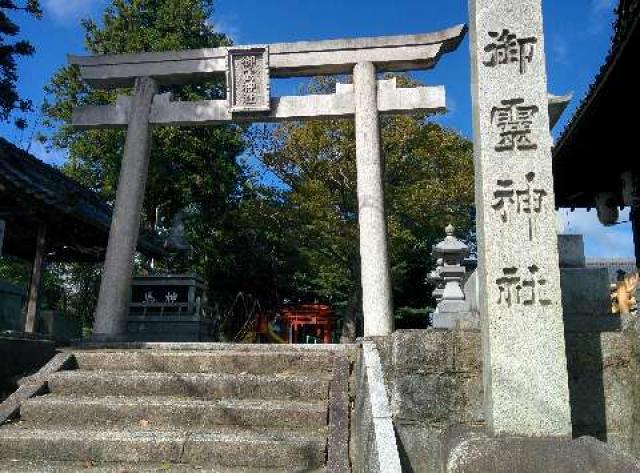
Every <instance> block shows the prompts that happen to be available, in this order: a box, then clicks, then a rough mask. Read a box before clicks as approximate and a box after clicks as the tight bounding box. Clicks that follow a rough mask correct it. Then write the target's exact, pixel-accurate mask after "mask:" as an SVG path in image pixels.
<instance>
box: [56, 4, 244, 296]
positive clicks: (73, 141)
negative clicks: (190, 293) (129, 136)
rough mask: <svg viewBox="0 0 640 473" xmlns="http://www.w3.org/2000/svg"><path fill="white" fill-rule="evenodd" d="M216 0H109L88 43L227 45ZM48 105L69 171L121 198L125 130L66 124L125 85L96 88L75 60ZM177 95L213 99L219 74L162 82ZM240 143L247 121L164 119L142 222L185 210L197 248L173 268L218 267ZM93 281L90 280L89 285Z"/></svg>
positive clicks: (122, 48) (102, 50) (115, 48)
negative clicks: (215, 17) (169, 124)
mask: <svg viewBox="0 0 640 473" xmlns="http://www.w3.org/2000/svg"><path fill="white" fill-rule="evenodd" d="M212 9H213V0H112V2H111V4H110V5H109V6H108V7H107V9H106V10H105V13H104V15H103V18H102V22H101V23H100V24H98V23H96V22H93V21H90V20H86V21H84V22H83V26H84V29H85V43H86V49H87V51H88V53H90V54H120V53H133V52H146V51H164V50H181V49H190V48H209V47H219V46H225V45H229V44H230V41H229V39H228V38H227V37H226V36H224V35H223V34H220V33H216V32H215V31H214V30H213V28H212V26H211V23H210V21H209V19H210V17H211V14H212ZM46 91H47V93H48V96H47V100H46V102H45V104H44V107H43V111H44V114H45V117H46V118H47V124H48V125H50V126H52V127H55V129H56V131H55V134H54V135H53V139H52V140H53V144H54V145H55V146H57V147H61V148H66V149H67V150H68V153H69V159H68V161H67V164H66V165H65V166H64V171H65V172H66V173H67V174H68V175H70V176H71V177H73V178H75V179H76V180H78V181H80V182H82V183H83V184H85V185H87V186H88V187H90V188H92V189H93V190H95V191H97V192H99V193H100V194H101V195H102V196H103V197H104V198H105V199H107V200H110V201H112V200H113V199H114V197H115V191H116V187H117V181H118V175H119V169H120V163H121V159H122V153H123V148H124V141H125V132H124V131H123V130H91V131H78V130H75V129H73V128H71V127H70V122H71V114H72V109H73V107H75V106H77V105H79V104H104V103H111V102H113V101H114V100H115V99H116V97H117V95H118V94H128V93H130V91H129V90H116V91H96V90H90V89H89V88H88V87H87V86H86V85H85V84H84V83H83V82H82V81H81V80H80V74H79V70H78V69H77V68H76V67H73V66H66V67H63V68H61V69H60V70H59V71H58V72H57V73H56V74H55V76H54V77H53V78H52V80H51V81H50V83H49V85H48V86H47V88H46ZM163 92H171V93H172V94H173V95H174V96H175V97H176V99H177V100H207V99H215V98H220V97H222V96H223V94H224V83H223V82H222V81H221V80H217V79H216V80H212V81H211V82H207V83H203V84H198V85H193V86H188V87H172V88H163V89H161V93H163ZM243 147H244V144H243V141H242V130H241V129H240V128H239V127H235V126H231V125H229V126H217V127H210V128H158V129H155V130H154V131H153V146H152V154H151V163H150V170H149V180H148V183H147V189H146V197H145V203H144V209H143V226H144V227H145V228H146V229H152V228H153V227H154V225H155V223H156V222H155V213H156V212H155V210H156V208H157V207H160V208H161V214H162V215H164V216H166V217H167V220H168V221H169V223H170V221H171V218H172V216H173V215H175V214H176V213H177V212H179V211H180V210H184V211H185V214H186V224H187V225H186V227H187V234H188V235H187V236H188V238H189V242H190V243H191V245H192V246H193V251H192V252H191V253H190V255H189V256H188V257H186V258H182V259H175V258H174V259H172V260H171V261H169V262H166V261H159V265H160V267H163V266H166V265H167V264H169V263H170V264H171V266H172V267H171V268H170V269H171V270H173V271H182V270H185V269H190V270H194V271H198V272H200V273H201V274H202V275H203V276H205V277H207V279H209V280H213V278H214V276H216V275H217V274H218V273H219V270H220V269H219V268H220V267H221V266H223V265H221V261H220V260H221V259H222V258H224V257H225V256H224V254H223V252H222V251H221V248H223V247H224V246H225V245H226V244H227V243H228V240H229V239H231V238H232V237H231V236H230V230H229V229H230V228H233V213H232V210H233V209H234V208H235V207H237V201H238V198H239V195H240V189H241V183H242V181H243V180H244V178H243V172H242V169H241V167H240V166H239V165H238V164H237V162H236V159H235V158H236V156H237V155H238V154H239V153H240V152H241V151H242V149H243ZM85 286H87V287H88V286H89V285H85Z"/></svg>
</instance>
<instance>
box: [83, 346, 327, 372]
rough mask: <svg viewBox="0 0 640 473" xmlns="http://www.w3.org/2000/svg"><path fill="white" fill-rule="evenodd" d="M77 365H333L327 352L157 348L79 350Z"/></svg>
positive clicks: (221, 368) (193, 368)
mask: <svg viewBox="0 0 640 473" xmlns="http://www.w3.org/2000/svg"><path fill="white" fill-rule="evenodd" d="M74 356H75V359H76V362H77V364H78V368H79V369H81V370H102V371H141V372H160V373H230V374H238V373H251V374H256V375H259V374H296V373H307V374H308V373H321V372H325V373H326V372H328V371H329V370H330V369H331V365H330V359H329V357H328V356H327V355H326V353H314V352H310V353H307V352H255V353H253V352H243V351H239V350H231V351H228V352H225V351H209V352H202V351H198V352H195V351H175V352H166V351H158V350H136V351H130V352H123V351H78V352H74Z"/></svg>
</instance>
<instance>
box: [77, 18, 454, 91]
mask: <svg viewBox="0 0 640 473" xmlns="http://www.w3.org/2000/svg"><path fill="white" fill-rule="evenodd" d="M465 33H466V26H465V25H458V26H455V27H453V28H449V29H447V30H443V31H439V32H437V33H428V34H419V35H406V36H386V37H384V36H383V37H377V38H357V39H337V40H327V41H301V42H296V43H278V44H271V45H270V46H269V52H270V56H271V58H270V66H271V70H272V77H289V76H295V75H298V76H309V75H322V74H350V73H351V72H352V70H353V67H354V66H355V65H356V64H357V63H359V62H375V63H376V64H377V65H378V66H379V68H380V70H381V71H398V70H402V71H406V70H411V69H429V68H431V67H433V66H434V65H435V64H436V63H437V61H438V59H439V58H440V56H441V55H442V54H444V53H447V52H450V51H453V50H455V49H456V48H457V47H458V45H459V44H460V42H461V41H462V39H463V38H464V36H465ZM247 47H251V46H247ZM226 59H227V48H213V49H212V48H209V49H197V50H186V51H171V52H158V53H141V54H123V55H118V56H93V57H77V56H72V57H71V58H70V62H71V63H72V64H77V65H78V66H80V68H81V73H82V77H83V79H84V80H86V81H87V82H88V83H89V84H90V85H91V86H93V87H98V88H100V87H105V88H113V87H128V86H132V85H133V82H134V81H135V78H136V77H145V76H149V77H155V78H156V79H157V80H158V81H159V82H160V83H162V84H176V83H184V82H185V81H189V80H191V81H195V80H202V79H205V80H206V79H210V78H211V74H215V73H218V74H222V73H224V72H225V69H226Z"/></svg>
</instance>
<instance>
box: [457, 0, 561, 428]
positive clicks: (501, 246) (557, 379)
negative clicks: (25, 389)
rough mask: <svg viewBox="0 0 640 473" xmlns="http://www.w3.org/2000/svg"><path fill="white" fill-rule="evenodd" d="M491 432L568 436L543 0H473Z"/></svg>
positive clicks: (480, 248)
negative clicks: (516, 0) (514, 0)
mask: <svg viewBox="0 0 640 473" xmlns="http://www.w3.org/2000/svg"><path fill="white" fill-rule="evenodd" d="M469 6H470V15H469V16H470V23H471V27H470V30H471V41H470V44H471V65H472V81H473V84H472V91H473V123H474V153H475V158H474V159H475V176H476V208H477V220H478V221H477V231H478V252H479V262H478V282H479V285H480V294H481V298H480V303H481V307H480V312H481V325H482V337H483V338H482V344H483V360H484V366H485V369H484V388H485V402H486V414H487V421H488V426H489V428H490V431H491V433H492V434H495V435H500V436H523V437H556V436H558V437H564V436H569V435H571V416H570V409H569V392H568V375H567V361H566V355H565V342H564V326H563V318H562V300H561V292H560V272H559V265H558V247H557V245H558V240H557V235H556V215H555V207H554V206H555V199H554V194H553V189H554V187H553V174H552V163H551V146H552V140H551V134H550V132H549V115H548V113H547V107H548V89H547V79H546V64H545V57H544V51H545V50H544V34H543V28H542V7H541V0H520V1H518V2H513V1H511V0H469Z"/></svg>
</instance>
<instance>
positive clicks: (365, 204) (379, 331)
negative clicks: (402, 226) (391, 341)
mask: <svg viewBox="0 0 640 473" xmlns="http://www.w3.org/2000/svg"><path fill="white" fill-rule="evenodd" d="M353 86H354V93H355V97H354V98H355V108H356V109H355V112H356V113H355V116H356V166H357V172H358V209H359V214H358V223H359V227H360V261H361V264H360V268H361V269H360V271H361V281H362V313H363V316H364V317H363V318H364V336H365V337H383V336H386V335H390V334H391V333H392V332H393V309H392V305H391V282H390V276H389V255H388V250H387V220H386V215H385V210H384V185H383V165H382V156H381V152H380V150H381V146H380V118H379V113H378V81H377V79H376V68H375V66H374V64H373V63H371V62H362V63H358V64H356V66H355V67H354V69H353Z"/></svg>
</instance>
